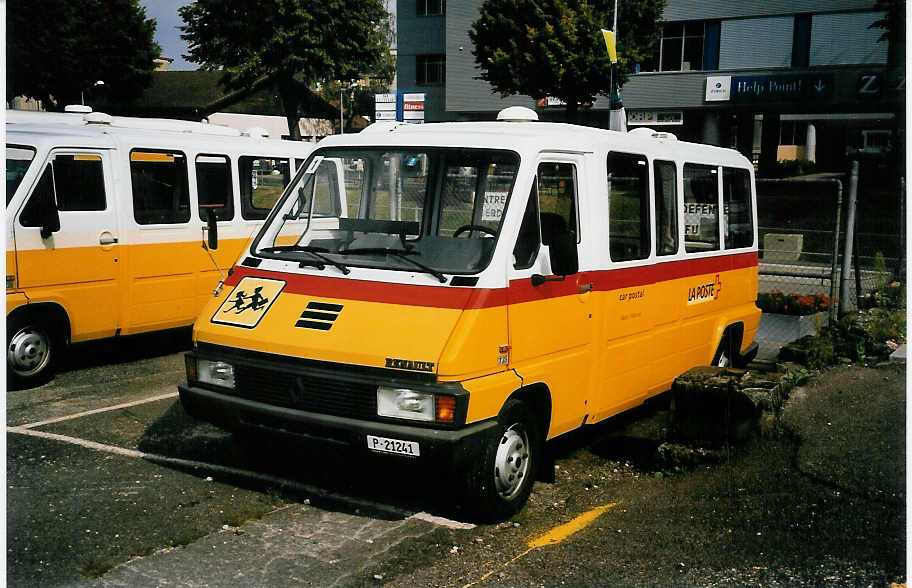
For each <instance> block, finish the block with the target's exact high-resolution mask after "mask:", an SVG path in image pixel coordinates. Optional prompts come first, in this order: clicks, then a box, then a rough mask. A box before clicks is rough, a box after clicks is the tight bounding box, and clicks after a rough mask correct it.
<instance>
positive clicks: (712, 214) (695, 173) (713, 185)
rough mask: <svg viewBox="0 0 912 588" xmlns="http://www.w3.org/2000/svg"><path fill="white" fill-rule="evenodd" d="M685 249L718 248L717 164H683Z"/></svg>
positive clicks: (702, 249)
mask: <svg viewBox="0 0 912 588" xmlns="http://www.w3.org/2000/svg"><path fill="white" fill-rule="evenodd" d="M684 249H685V250H686V251H687V252H688V253H700V252H702V251H716V250H718V249H719V169H718V168H717V167H716V166H714V165H697V164H694V163H685V164H684Z"/></svg>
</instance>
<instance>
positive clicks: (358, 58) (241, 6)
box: [180, 0, 389, 140]
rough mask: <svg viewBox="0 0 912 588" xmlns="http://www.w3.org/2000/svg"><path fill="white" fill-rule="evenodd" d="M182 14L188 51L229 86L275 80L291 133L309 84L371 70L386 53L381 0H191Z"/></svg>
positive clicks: (350, 77) (293, 134) (294, 136)
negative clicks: (218, 73)
mask: <svg viewBox="0 0 912 588" xmlns="http://www.w3.org/2000/svg"><path fill="white" fill-rule="evenodd" d="M180 15H181V17H182V18H183V19H184V23H185V25H184V26H183V27H181V30H182V31H183V34H182V35H181V37H182V38H183V39H185V40H186V41H188V42H189V44H190V49H189V54H188V55H186V56H185V57H186V58H187V59H189V60H190V61H193V62H195V63H199V64H200V65H201V66H202V68H203V69H208V70H215V71H221V72H223V74H224V75H223V77H222V83H223V84H224V85H225V86H226V88H228V89H239V88H247V87H251V86H253V85H255V84H261V83H263V82H264V81H269V82H271V83H274V84H275V85H276V86H277V88H278V91H279V96H280V97H281V99H282V107H283V109H284V110H285V118H286V119H287V121H288V129H289V134H290V136H291V138H292V139H293V140H300V138H301V133H300V130H299V128H298V120H299V119H300V114H301V104H302V96H303V95H305V94H306V93H307V92H309V88H311V87H313V86H315V85H316V84H317V83H319V82H326V81H329V80H342V81H351V80H354V79H360V78H362V77H365V76H368V75H370V74H371V73H372V72H373V71H375V70H377V69H379V68H382V64H383V60H384V56H385V55H388V53H389V24H388V14H387V12H386V9H385V8H384V6H383V3H382V2H381V0H196V1H195V2H194V3H193V4H188V5H187V6H184V7H183V8H181V9H180Z"/></svg>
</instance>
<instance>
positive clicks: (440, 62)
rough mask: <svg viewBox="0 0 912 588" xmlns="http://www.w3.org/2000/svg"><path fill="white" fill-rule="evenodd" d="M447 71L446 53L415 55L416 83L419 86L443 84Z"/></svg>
mask: <svg viewBox="0 0 912 588" xmlns="http://www.w3.org/2000/svg"><path fill="white" fill-rule="evenodd" d="M445 73H446V56H445V55H418V56H416V57H415V83H416V84H418V85H419V86H437V85H440V84H443V82H444V74H445Z"/></svg>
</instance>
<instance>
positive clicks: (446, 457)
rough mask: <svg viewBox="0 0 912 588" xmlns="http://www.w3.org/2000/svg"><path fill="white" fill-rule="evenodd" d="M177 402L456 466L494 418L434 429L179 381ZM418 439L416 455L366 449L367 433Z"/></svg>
mask: <svg viewBox="0 0 912 588" xmlns="http://www.w3.org/2000/svg"><path fill="white" fill-rule="evenodd" d="M178 391H179V392H180V400H181V404H182V405H183V407H184V410H186V411H187V413H189V414H190V415H191V416H193V417H195V418H198V419H200V420H204V421H207V422H210V423H212V424H214V425H217V426H219V427H221V428H224V429H227V430H229V431H237V430H260V431H266V432H269V433H274V434H279V435H283V436H288V437H292V438H297V439H302V440H308V441H316V442H319V443H328V444H333V445H337V446H338V445H341V446H346V447H349V448H352V449H354V450H356V451H359V452H363V453H370V454H372V455H378V456H381V457H387V458H393V459H402V460H415V461H419V462H422V463H433V464H435V465H439V466H441V467H444V468H459V467H460V466H464V465H467V464H469V463H471V462H472V461H473V460H474V459H475V458H476V457H477V456H478V455H481V453H482V451H483V450H484V447H485V446H486V444H487V443H488V441H489V439H490V437H491V436H492V435H493V434H495V433H496V430H495V429H496V425H497V422H496V420H495V419H489V420H487V421H482V422H480V423H473V424H471V425H467V426H465V427H462V428H458V429H434V428H426V427H415V426H409V425H407V424H394V423H385V422H374V421H367V420H362V419H355V418H349V417H342V416H335V415H327V414H320V413H315V412H309V411H304V410H299V409H295V408H287V407H282V406H275V405H271V404H267V403H263V402H257V401H254V400H248V399H246V398H240V397H237V396H232V395H229V394H224V393H221V392H216V391H213V390H209V389H207V388H202V387H197V386H190V385H180V386H178ZM368 435H374V436H377V437H387V438H392V439H397V440H401V441H414V442H416V443H418V445H419V449H420V455H419V456H418V457H408V456H400V455H397V454H388V453H377V452H372V451H370V450H369V449H368V445H367V436H368Z"/></svg>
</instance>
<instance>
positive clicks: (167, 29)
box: [139, 0, 199, 70]
mask: <svg viewBox="0 0 912 588" xmlns="http://www.w3.org/2000/svg"><path fill="white" fill-rule="evenodd" d="M139 3H140V4H141V5H142V6H143V7H145V9H146V16H147V17H148V18H154V19H155V20H156V21H157V22H158V26H156V27H155V42H156V43H158V44H159V45H160V46H161V50H162V57H170V58H171V59H173V60H174V61H173V62H172V63H171V65H170V66H169V68H168V69H172V70H188V69H197V68H198V67H199V66H198V65H196V64H195V63H190V62H188V61H187V60H185V59H184V58H183V57H182V55H183V54H184V53H186V52H187V42H186V41H184V40H183V39H181V38H180V29H178V27H179V26H181V25H182V24H184V21H183V20H181V17H180V15H179V14H178V13H177V9H178V8H180V7H181V6H183V5H184V4H189V3H190V2H189V1H188V0H139Z"/></svg>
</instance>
